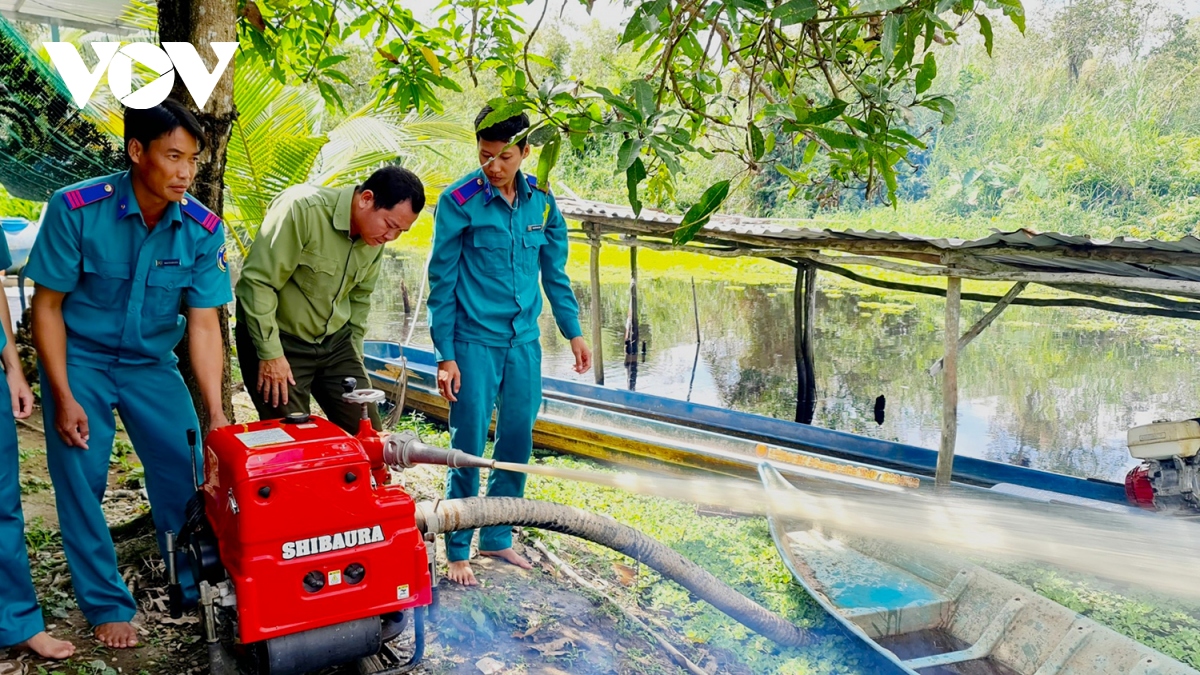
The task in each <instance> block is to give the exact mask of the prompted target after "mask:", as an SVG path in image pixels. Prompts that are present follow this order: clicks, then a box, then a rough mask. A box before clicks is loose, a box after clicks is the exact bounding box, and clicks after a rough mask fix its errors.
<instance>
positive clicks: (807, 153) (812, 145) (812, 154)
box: [804, 141, 821, 164]
mask: <svg viewBox="0 0 1200 675" xmlns="http://www.w3.org/2000/svg"><path fill="white" fill-rule="evenodd" d="M820 149H821V144H820V143H818V142H816V141H809V142H808V147H807V148H805V149H804V163H805V164H812V161H813V160H814V159H816V158H817V150H820Z"/></svg>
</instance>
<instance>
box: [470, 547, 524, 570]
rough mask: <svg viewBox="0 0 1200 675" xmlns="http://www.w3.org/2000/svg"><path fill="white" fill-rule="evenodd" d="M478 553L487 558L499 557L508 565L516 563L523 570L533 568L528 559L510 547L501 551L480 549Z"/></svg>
mask: <svg viewBox="0 0 1200 675" xmlns="http://www.w3.org/2000/svg"><path fill="white" fill-rule="evenodd" d="M479 555H486V556H487V557H489V558H499V559H501V560H503V561H504V562H506V563H508V564H510V565H516V566H517V567H520V568H521V569H523V570H531V569H533V565H530V564H529V561H528V560H526V559H524V558H522V557H521V556H520V555H518V554H517V552H516V551H514V550H512V549H511V548H506V549H504V550H502V551H480V552H479Z"/></svg>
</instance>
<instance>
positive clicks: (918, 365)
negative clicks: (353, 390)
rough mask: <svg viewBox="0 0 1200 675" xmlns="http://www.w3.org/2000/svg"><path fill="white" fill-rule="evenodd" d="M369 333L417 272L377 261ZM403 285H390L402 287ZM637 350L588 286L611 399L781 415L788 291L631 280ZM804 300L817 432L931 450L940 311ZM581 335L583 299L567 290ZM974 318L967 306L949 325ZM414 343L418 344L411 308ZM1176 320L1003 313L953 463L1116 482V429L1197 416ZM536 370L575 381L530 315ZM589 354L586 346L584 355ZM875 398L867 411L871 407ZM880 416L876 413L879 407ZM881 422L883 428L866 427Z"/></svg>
mask: <svg viewBox="0 0 1200 675" xmlns="http://www.w3.org/2000/svg"><path fill="white" fill-rule="evenodd" d="M385 260H387V262H386V263H385V269H384V271H383V279H382V280H381V281H382V283H380V284H379V289H380V290H379V291H378V292H377V293H376V294H375V299H374V310H373V312H372V326H371V330H370V331H369V336H370V337H372V338H378V339H390V340H398V341H400V340H403V336H404V335H405V334H406V330H407V328H408V324H407V321H408V319H407V318H406V317H405V314H404V298H403V295H404V291H403V290H402V289H403V288H407V289H408V292H409V295H410V296H411V297H410V301H412V302H415V298H416V292H415V289H416V288H417V285H418V284H419V283H420V266H421V265H422V264H423V262H424V260H423V258H422V259H417V258H416V257H415V256H414V257H413V258H412V259H411V260H405V259H403V258H390V257H389V258H386V259H385ZM402 282H403V285H402ZM638 285H639V289H638V291H639V297H638V304H639V311H640V319H641V321H640V326H639V328H640V335H639V338H640V340H641V341H643V342H644V343H645V344H646V353H645V354H644V355H643V354H642V353H641V350H640V348H639V350H638V352H639V353H638V354H637V355H636V359H634V363H632V364H630V365H628V366H626V365H624V364H625V343H624V339H625V322H626V317H627V314H628V303H629V299H628V292H629V287H628V285H627V284H621V283H614V284H608V285H604V286H603V287H602V288H601V294H602V297H601V300H602V305H603V322H602V323H603V325H602V333H603V336H604V340H603V341H604V344H603V350H604V363H605V367H606V378H605V379H606V384H607V386H610V387H620V388H630V389H636V390H637V391H641V392H645V393H651V394H657V395H660V396H668V397H672V398H678V399H684V400H690V401H693V402H696V403H704V404H709V405H716V406H722V407H729V408H733V409H737V410H745V411H750V412H756V413H759V414H764V415H770V416H774V417H778V418H781V419H789V420H790V419H793V418H794V416H795V405H796V367H795V365H796V364H795V348H794V343H793V319H792V306H793V303H792V292H793V291H792V288H791V287H790V286H788V287H785V286H780V287H774V286H747V287H741V286H737V285H734V284H733V283H698V284H697V285H696V301H697V305H698V307H699V315H700V317H699V318H700V333H701V344H700V345H699V346H697V345H696V323H695V318H694V316H693V312H692V303H691V302H690V301H691V295H692V288H691V284H690V283H689V282H686V281H676V280H664V279H654V278H649V277H648V276H647V275H646V274H644V273H643V275H642V277H641V278H640V279H639V284H638ZM822 288H823V289H824V290H821V291H819V292H818V295H817V315H816V318H817V323H816V336H815V340H816V342H815V344H816V377H817V408H816V416H815V423H816V424H818V425H820V426H824V427H829V428H833V429H840V430H844V431H851V432H855V433H860V434H864V435H868V436H873V437H877V438H883V439H888V440H897V441H902V442H905V443H911V444H914V445H920V446H924V447H928V448H936V447H937V445H938V442H939V434H940V432H939V418H940V415H941V396H940V391H941V390H940V384H939V380H938V379H937V378H932V377H930V376H929V375H928V374H927V373H926V369H927V368H928V367H929V365H930V364H932V363H933V362H934V361H935V360H936V359H938V358H939V357H940V356H941V348H942V332H941V324H942V316H943V306H942V302H941V300H940V299H938V298H928V297H925V296H917V295H914V294H908V293H894V292H882V291H879V292H877V291H875V290H873V289H866V288H861V289H856V291H855V293H857V294H855V293H850V292H848V291H846V290H844V289H842V290H837V289H831V288H830V287H829V286H828V285H825V286H823V287H822ZM575 290H576V294H577V296H578V297H579V300H580V304H581V306H582V307H583V308H585V310H584V312H583V316H582V317H581V318H582V321H583V326H584V334H585V335H587V336H589V340H590V336H591V327H590V325H589V323H590V319H591V316H590V312H588V311H587V309H586V308H587V307H589V303H590V301H591V298H590V291H589V289H588V288H587V285H586V284H581V283H577V284H576V288H575ZM986 311H987V307H986V306H983V305H979V304H978V303H965V304H964V306H963V325H964V326H967V325H970V324H971V323H973V322H974V321H976V320H977V319H978V318H979V317H981V316H982V315H983V313H984V312H986ZM416 320H417V321H418V322H419V325H418V326H417V328H416V330H415V332H414V340H413V343H414V344H416V345H428V344H429V334H428V330H427V328H426V327H425V315H424V310H423V309H422V310H421V312H420V314H419V315H418V316H417V317H416ZM1188 329H1190V326H1187V325H1186V324H1185V323H1184V322H1182V321H1174V322H1172V321H1156V322H1145V321H1138V320H1135V319H1128V318H1124V317H1118V318H1114V317H1113V316H1111V315H1108V314H1104V313H1101V312H1094V311H1090V310H1080V309H1046V308H1028V307H1012V308H1010V309H1008V310H1007V311H1006V312H1005V314H1004V315H1003V316H1002V317H1001V318H1000V320H998V321H997V322H996V323H995V324H994V325H993V326H992V327H990V328H989V329H988V330H987V331H985V332H984V333H983V335H981V336H980V337H979V338H977V339H976V340H975V341H974V342H973V343H972V344H971V346H970V347H968V348H967V349H966V350H965V351H964V352H963V354H962V356H961V357H960V361H959V386H960V406H959V430H958V445H957V448H956V450H957V452H958V453H959V454H963V455H970V456H975V457H983V458H986V459H991V460H996V461H1002V462H1009V463H1013V464H1020V465H1022V466H1031V467H1034V468H1039V469H1046V470H1049V471H1056V472H1060V473H1068V474H1072V475H1077V476H1091V477H1097V478H1107V479H1110V480H1118V479H1120V478H1122V477H1123V475H1124V473H1125V470H1126V469H1127V468H1128V467H1130V466H1132V465H1133V464H1134V462H1133V461H1132V460H1131V459H1130V458H1129V455H1128V453H1127V451H1126V449H1125V432H1126V430H1127V429H1128V428H1129V427H1131V426H1135V425H1138V424H1144V423H1147V422H1150V421H1153V420H1155V419H1160V418H1168V417H1171V418H1179V417H1188V416H1194V415H1195V414H1196V408H1197V406H1196V404H1195V401H1196V400H1197V395H1198V394H1200V386H1198V385H1197V383H1196V381H1195V378H1194V377H1192V373H1194V372H1196V370H1197V368H1196V366H1197V361H1198V358H1197V356H1196V349H1195V348H1196V347H1200V344H1198V343H1200V338H1193V337H1191V335H1190V334H1189V333H1188ZM542 335H543V338H542V344H543V349H544V353H545V372H546V374H548V375H552V376H555V377H560V378H564V379H576V380H583V381H587V382H591V381H592V377H593V376H592V375H591V374H590V373H589V374H587V375H583V376H580V375H576V374H575V373H574V372H572V370H571V367H572V365H573V363H574V359H573V357H572V355H571V351H570V348H569V345H568V344H567V342H566V341H565V340H563V339H562V338H561V336H559V334H558V331H557V330H556V329H555V327H554V323H553V318H552V317H551V316H550V313H549V311H546V312H545V313H544V314H543V316H542ZM593 347H594V346H593ZM882 401H886V403H885V404H884V405H880V406H878V407H877V405H876V404H877V402H882ZM885 410H886V414H884V411H885ZM877 420H882V423H879V422H877Z"/></svg>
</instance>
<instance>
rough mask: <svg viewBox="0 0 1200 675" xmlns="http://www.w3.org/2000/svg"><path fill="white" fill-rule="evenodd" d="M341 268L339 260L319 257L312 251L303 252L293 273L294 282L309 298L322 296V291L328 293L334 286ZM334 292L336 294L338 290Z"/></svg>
mask: <svg viewBox="0 0 1200 675" xmlns="http://www.w3.org/2000/svg"><path fill="white" fill-rule="evenodd" d="M339 266H340V261H338V260H334V259H333V258H326V257H325V256H323V255H317V254H316V253H313V252H312V251H303V252H301V253H300V259H299V260H298V261H297V263H296V271H295V272H292V281H295V282H296V285H297V286H299V287H300V290H302V291H304V292H305V293H306V294H307V295H309V296H317V295H321V294H322V291H324V292H326V293H328V292H330V291H329V290H328V289H329V288H330V287H331V286H333V285H334V277H335V276H336V275H337V274H338V271H339ZM333 292H336V289H334V291H333Z"/></svg>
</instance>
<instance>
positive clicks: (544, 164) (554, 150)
mask: <svg viewBox="0 0 1200 675" xmlns="http://www.w3.org/2000/svg"><path fill="white" fill-rule="evenodd" d="M542 128H543V129H554V136H553V137H552V138H551V139H550V140H549V141H548V142H547V143H546V145H545V146H543V147H542V153H541V155H539V156H538V165H537V183H538V187H539V188H542V189H543V190H549V189H550V171H551V170H553V169H554V165H555V164H557V163H558V151H559V148H560V147H561V145H562V136H560V135H559V134H558V129H555V128H554V127H542Z"/></svg>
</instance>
